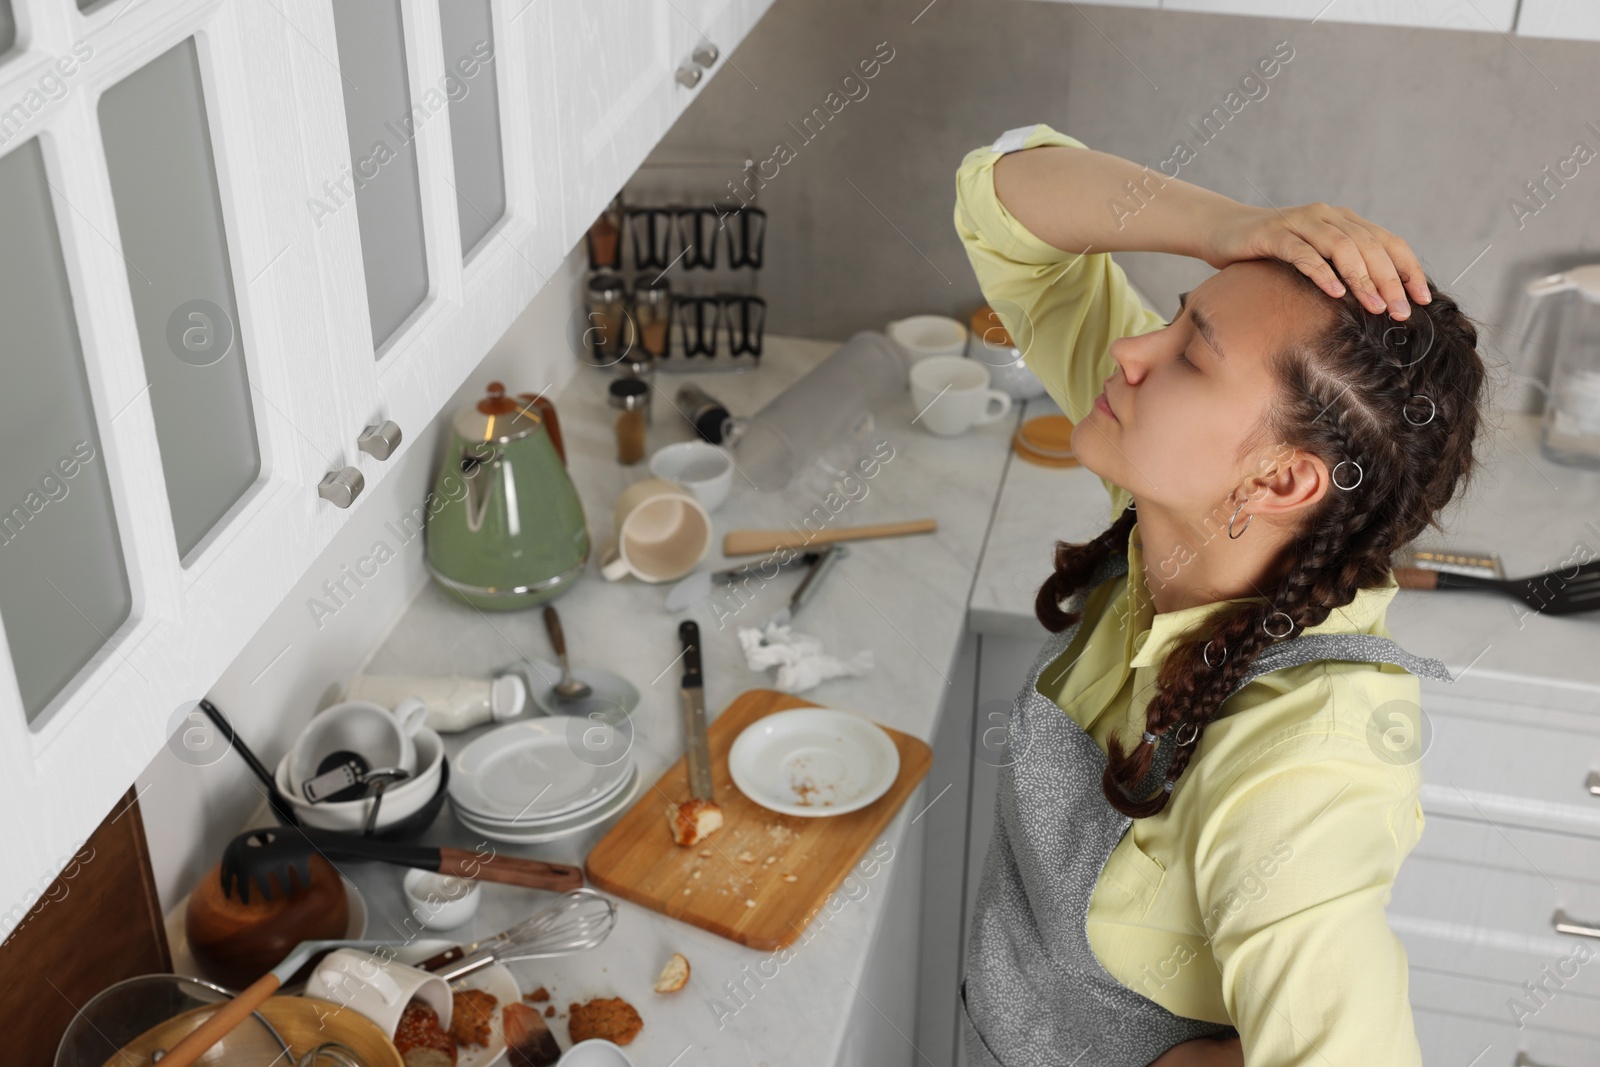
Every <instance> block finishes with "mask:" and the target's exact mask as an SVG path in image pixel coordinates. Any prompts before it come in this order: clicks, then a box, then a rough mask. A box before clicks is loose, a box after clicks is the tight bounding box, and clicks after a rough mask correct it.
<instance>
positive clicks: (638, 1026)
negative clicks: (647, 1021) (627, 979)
mask: <svg viewBox="0 0 1600 1067" xmlns="http://www.w3.org/2000/svg"><path fill="white" fill-rule="evenodd" d="M567 1013H568V1018H567V1033H568V1034H569V1035H571V1037H572V1043H573V1044H577V1043H578V1042H579V1041H587V1040H589V1039H590V1038H591V1037H600V1038H604V1039H605V1040H607V1041H610V1042H613V1043H615V1044H618V1045H626V1044H628V1043H629V1042H630V1041H632V1040H633V1039H634V1038H635V1037H637V1036H638V1034H639V1031H640V1030H642V1029H643V1028H644V1020H643V1019H641V1018H639V1013H638V1012H637V1011H634V1010H633V1005H632V1004H629V1003H628V1002H627V1001H626V1000H623V999H622V998H621V997H611V998H609V999H607V998H604V997H596V998H594V999H593V1000H591V1001H588V1002H586V1003H583V1004H573V1005H571V1006H570V1007H568V1009H567Z"/></svg>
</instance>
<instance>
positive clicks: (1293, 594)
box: [1035, 260, 1485, 818]
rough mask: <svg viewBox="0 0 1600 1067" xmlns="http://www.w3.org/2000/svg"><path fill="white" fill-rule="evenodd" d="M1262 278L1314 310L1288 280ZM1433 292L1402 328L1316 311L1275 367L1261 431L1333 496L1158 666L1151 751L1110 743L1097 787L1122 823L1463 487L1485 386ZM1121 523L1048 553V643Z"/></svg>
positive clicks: (1465, 322)
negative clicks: (1320, 464) (1298, 452)
mask: <svg viewBox="0 0 1600 1067" xmlns="http://www.w3.org/2000/svg"><path fill="white" fill-rule="evenodd" d="M1270 262H1272V263H1274V264H1275V265H1276V266H1278V267H1280V268H1282V269H1283V271H1284V273H1285V274H1286V275H1289V276H1292V277H1293V278H1295V279H1297V280H1298V281H1300V282H1303V283H1304V284H1306V285H1307V286H1309V287H1311V288H1312V289H1314V290H1315V292H1317V293H1318V294H1319V295H1321V293H1322V291H1321V290H1320V289H1318V288H1316V287H1315V284H1314V283H1312V282H1310V280H1309V279H1307V278H1306V277H1305V276H1304V275H1303V274H1301V273H1300V272H1299V271H1298V270H1297V269H1295V268H1294V267H1293V266H1291V265H1289V264H1286V263H1282V262H1281V261H1277V260H1273V261H1270ZM1432 292H1433V300H1432V302H1431V303H1429V304H1426V305H1413V309H1412V316H1411V318H1410V319H1408V320H1405V321H1404V322H1396V321H1395V320H1393V319H1390V318H1388V316H1386V315H1384V316H1381V317H1380V316H1377V315H1373V314H1372V313H1371V312H1368V311H1367V310H1366V309H1365V308H1364V307H1362V306H1361V304H1360V303H1359V301H1358V300H1357V299H1356V297H1355V296H1354V294H1351V293H1348V292H1347V293H1346V295H1345V296H1344V297H1342V298H1340V299H1339V300H1333V299H1331V298H1325V299H1327V302H1328V305H1329V306H1330V308H1331V309H1332V312H1333V314H1332V319H1333V321H1332V323H1331V325H1330V326H1329V327H1328V328H1327V329H1325V330H1324V331H1322V332H1320V333H1319V335H1318V336H1316V337H1315V338H1313V339H1311V340H1310V341H1307V342H1304V343H1302V344H1300V345H1298V346H1292V347H1291V348H1290V349H1289V350H1287V351H1285V352H1283V353H1281V354H1280V358H1279V360H1278V367H1277V369H1278V377H1279V380H1280V384H1281V393H1282V395H1281V396H1280V398H1279V402H1278V403H1277V404H1275V405H1274V410H1273V414H1272V417H1271V420H1270V422H1271V425H1270V427H1269V429H1270V431H1271V432H1272V433H1273V434H1275V435H1276V437H1277V439H1278V440H1279V441H1284V442H1289V443H1292V444H1293V445H1294V446H1295V447H1297V448H1300V449H1303V450H1306V451H1309V452H1312V453H1315V454H1316V455H1318V456H1320V457H1321V458H1322V459H1323V461H1324V463H1326V464H1327V466H1328V468H1329V470H1330V471H1331V472H1332V474H1333V480H1334V485H1333V487H1331V488H1330V489H1329V491H1328V493H1327V495H1326V497H1325V498H1324V500H1323V501H1322V502H1321V503H1320V504H1319V505H1318V508H1317V511H1316V513H1315V514H1314V515H1313V516H1312V518H1311V520H1310V521H1309V522H1308V524H1307V525H1306V527H1305V528H1304V529H1303V530H1301V531H1300V533H1299V534H1298V535H1297V536H1296V537H1295V539H1294V540H1293V542H1292V543H1291V545H1290V546H1289V547H1288V548H1287V549H1286V551H1285V553H1284V558H1283V562H1284V564H1285V567H1284V569H1283V573H1282V575H1281V577H1279V578H1278V580H1277V583H1276V585H1275V586H1274V588H1273V589H1271V591H1270V592H1264V595H1263V597H1262V598H1261V599H1259V600H1255V601H1251V602H1250V603H1248V604H1245V605H1243V606H1241V607H1239V608H1236V609H1232V610H1229V611H1227V612H1225V613H1222V614H1220V615H1218V616H1215V617H1213V618H1211V619H1210V620H1208V621H1207V622H1205V623H1202V624H1201V625H1200V626H1198V627H1196V629H1195V631H1194V632H1193V633H1192V634H1190V635H1188V637H1187V639H1186V640H1184V641H1182V642H1180V643H1179V644H1178V645H1177V646H1175V647H1174V648H1173V649H1172V651H1171V652H1170V653H1169V654H1168V655H1167V657H1166V661H1165V662H1164V663H1163V664H1162V667H1161V670H1160V672H1159V674H1158V676H1157V682H1156V692H1155V694H1154V696H1152V698H1151V699H1150V702H1149V704H1148V705H1147V707H1146V711H1145V731H1146V736H1147V737H1154V738H1155V741H1154V742H1153V743H1139V744H1136V745H1134V747H1133V748H1132V750H1126V749H1124V748H1123V746H1122V744H1121V741H1120V739H1119V738H1118V737H1117V736H1116V735H1115V734H1113V735H1112V737H1111V738H1110V740H1109V743H1108V745H1107V750H1108V751H1107V762H1106V769H1105V773H1104V776H1103V781H1102V787H1103V789H1104V791H1105V794H1106V798H1107V800H1108V801H1109V802H1110V803H1111V804H1112V806H1113V807H1115V808H1117V809H1118V810H1119V811H1121V812H1123V813H1124V814H1127V815H1129V816H1131V817H1134V818H1144V817H1147V816H1150V815H1154V814H1156V813H1157V812H1159V811H1161V810H1162V809H1163V808H1164V807H1165V806H1166V803H1167V799H1168V797H1169V795H1170V794H1171V792H1172V789H1173V787H1174V785H1175V784H1176V782H1177V780H1178V779H1179V778H1180V777H1181V776H1182V774H1183V771H1184V768H1185V767H1187V766H1188V763H1189V760H1190V759H1191V758H1192V757H1193V755H1194V753H1195V752H1196V751H1197V750H1198V749H1199V745H1200V740H1201V738H1202V736H1203V735H1204V732H1205V728H1206V725H1207V724H1208V723H1210V722H1211V721H1212V720H1213V719H1215V718H1216V717H1217V715H1218V713H1219V712H1220V710H1221V708H1222V705H1223V704H1224V703H1225V702H1226V700H1227V699H1228V697H1229V696H1230V695H1231V694H1232V693H1233V691H1234V690H1235V689H1236V688H1238V686H1239V683H1240V682H1241V681H1242V680H1243V679H1244V677H1245V676H1246V675H1247V674H1248V672H1249V670H1250V667H1251V665H1252V664H1253V663H1254V662H1255V660H1256V659H1257V657H1259V656H1260V655H1261V654H1262V653H1263V652H1265V651H1266V650H1267V649H1268V648H1270V647H1271V646H1272V645H1273V644H1275V643H1277V642H1278V641H1282V640H1291V639H1293V638H1295V637H1298V636H1299V635H1300V634H1301V633H1302V632H1304V631H1305V630H1306V629H1308V628H1310V627H1313V626H1317V625H1319V624H1321V623H1322V622H1323V621H1325V620H1326V619H1327V618H1328V616H1329V615H1330V614H1332V612H1334V611H1335V610H1337V609H1338V608H1340V607H1342V606H1344V605H1345V604H1348V603H1350V602H1351V601H1352V600H1353V599H1355V596H1356V594H1357V593H1358V592H1359V591H1360V590H1361V589H1363V588H1368V587H1372V586H1377V585H1381V584H1382V583H1383V582H1384V581H1385V580H1386V577H1387V575H1388V572H1389V559H1390V557H1391V555H1392V554H1393V553H1394V552H1395V551H1396V550H1397V549H1399V548H1401V547H1403V546H1404V545H1405V544H1406V543H1408V542H1410V541H1411V540H1412V539H1413V538H1414V537H1416V536H1417V534H1419V533H1421V532H1422V530H1423V529H1424V528H1425V527H1426V526H1427V525H1429V524H1430V523H1434V524H1437V516H1438V513H1439V512H1440V510H1441V509H1442V508H1443V507H1444V506H1445V505H1446V504H1447V503H1448V502H1449V501H1450V499H1451V498H1452V497H1453V496H1454V495H1455V493H1456V491H1457V489H1458V488H1459V486H1460V485H1461V484H1462V483H1463V482H1464V480H1465V479H1466V477H1467V476H1468V474H1469V473H1470V471H1471V469H1472V466H1473V446H1474V442H1475V440H1476V436H1477V429H1478V422H1479V415H1478V398H1479V395H1480V393H1481V390H1482V387H1483V381H1484V377H1485V375H1484V368H1483V363H1482V360H1481V359H1480V357H1479V356H1478V353H1477V351H1476V347H1475V346H1476V343H1477V330H1476V328H1475V326H1474V324H1473V323H1472V321H1471V320H1470V319H1469V318H1468V317H1467V316H1466V315H1464V314H1463V313H1462V312H1461V311H1460V309H1459V307H1458V306H1457V305H1456V303H1455V301H1454V300H1452V299H1451V298H1450V297H1448V296H1445V295H1444V294H1442V293H1440V292H1439V291H1438V290H1436V289H1434V290H1432ZM1419 398H1420V399H1419ZM1132 520H1133V513H1132V511H1131V509H1130V510H1129V511H1127V512H1124V513H1123V515H1122V516H1121V517H1120V518H1119V519H1118V520H1117V522H1116V523H1115V524H1113V526H1112V527H1111V528H1110V529H1109V530H1107V531H1106V532H1105V533H1104V534H1101V535H1100V537H1098V538H1096V539H1095V540H1094V541H1092V542H1090V543H1089V544H1088V545H1083V546H1064V545H1061V544H1058V545H1057V550H1056V564H1057V570H1056V573H1055V574H1054V575H1052V576H1051V578H1050V579H1049V580H1047V581H1046V583H1045V585H1044V587H1042V588H1041V589H1040V593H1039V598H1038V601H1037V603H1036V605H1035V610H1036V613H1037V614H1038V615H1039V617H1040V620H1041V621H1042V622H1044V623H1045V625H1046V626H1047V627H1050V628H1051V629H1053V630H1060V629H1064V628H1065V626H1067V625H1071V623H1072V622H1074V621H1076V616H1075V615H1073V614H1071V613H1067V612H1063V611H1061V610H1060V609H1059V607H1058V606H1057V600H1058V599H1059V598H1061V597H1064V596H1066V595H1068V594H1070V593H1072V592H1074V591H1075V590H1077V589H1080V588H1082V587H1083V586H1084V585H1085V584H1087V582H1088V581H1089V580H1090V575H1091V574H1092V572H1093V570H1094V568H1095V567H1096V566H1098V565H1099V563H1100V561H1101V560H1103V559H1104V558H1106V555H1107V554H1109V552H1110V551H1113V550H1118V549H1120V550H1126V546H1127V541H1128V534H1129V530H1130V529H1131V527H1132ZM1047 608H1048V609H1049V610H1050V612H1051V613H1052V614H1051V615H1050V617H1048V618H1047V617H1046V616H1047V612H1046V609H1047ZM1063 620H1064V621H1063ZM1052 623H1060V625H1052ZM1158 745H1174V746H1175V747H1174V748H1173V750H1172V758H1171V760H1170V763H1169V764H1168V768H1167V773H1166V778H1165V781H1163V782H1161V783H1159V784H1158V785H1157V787H1156V788H1155V789H1154V791H1153V792H1150V793H1148V795H1146V791H1147V790H1148V788H1149V786H1148V783H1147V782H1146V779H1147V777H1148V776H1149V773H1150V768H1151V766H1152V764H1153V762H1154V757H1155V751H1156V748H1157V746H1158Z"/></svg>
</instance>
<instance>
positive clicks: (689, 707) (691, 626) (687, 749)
mask: <svg viewBox="0 0 1600 1067" xmlns="http://www.w3.org/2000/svg"><path fill="white" fill-rule="evenodd" d="M678 638H679V639H680V640H681V641H682V642H683V752H684V759H685V761H686V763H687V765H688V768H689V794H690V795H691V796H694V797H698V798H700V799H702V800H715V799H716V798H715V797H713V796H712V793H711V746H710V744H708V743H707V741H706V691H705V680H704V679H703V678H702V676H701V673H700V627H699V625H698V624H697V623H696V622H695V621H694V620H693V619H685V620H684V621H683V623H682V624H681V625H679V627H678Z"/></svg>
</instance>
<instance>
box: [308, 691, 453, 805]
mask: <svg viewBox="0 0 1600 1067" xmlns="http://www.w3.org/2000/svg"><path fill="white" fill-rule="evenodd" d="M426 716H427V706H426V705H425V704H423V703H422V701H420V700H415V699H408V700H403V701H401V702H400V703H399V704H397V705H395V707H394V709H393V710H392V711H391V710H390V709H389V708H386V707H384V706H383V705H382V704H375V703H373V702H372V701H370V700H346V701H343V702H341V703H338V704H334V705H333V706H332V707H327V708H323V709H322V710H321V711H319V712H317V714H315V715H313V716H312V717H311V722H310V723H308V724H307V725H306V728H305V729H304V730H301V731H300V736H299V737H297V738H295V742H294V744H293V745H291V746H290V748H289V783H290V784H291V785H292V786H294V790H295V792H296V793H298V792H299V791H300V787H301V786H302V785H304V784H305V783H306V781H307V780H308V779H310V778H312V777H313V776H315V775H316V773H317V766H318V764H320V763H321V762H322V760H323V759H324V758H326V757H328V756H330V755H332V754H333V753H335V752H340V751H345V752H359V753H360V754H361V755H362V756H363V757H365V758H366V761H367V766H369V767H400V768H402V769H404V770H405V771H407V772H408V773H410V774H416V773H417V769H418V767H419V764H418V763H417V749H416V742H415V740H414V735H415V734H416V732H417V730H419V729H420V728H421V727H422V725H423V720H424V719H425V718H426Z"/></svg>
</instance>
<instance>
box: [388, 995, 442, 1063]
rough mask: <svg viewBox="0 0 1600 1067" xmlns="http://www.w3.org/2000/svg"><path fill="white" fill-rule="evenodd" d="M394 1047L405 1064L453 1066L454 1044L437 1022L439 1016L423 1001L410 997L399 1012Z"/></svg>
mask: <svg viewBox="0 0 1600 1067" xmlns="http://www.w3.org/2000/svg"><path fill="white" fill-rule="evenodd" d="M394 1047H395V1048H396V1049H397V1050H399V1052H400V1058H401V1059H402V1060H403V1061H405V1065H406V1067H456V1043H455V1041H453V1040H451V1037H450V1035H449V1034H447V1033H445V1031H444V1027H442V1026H440V1025H439V1015H438V1013H437V1012H435V1011H434V1010H433V1007H432V1006H431V1005H429V1004H428V1003H426V1002H425V1001H421V1000H415V999H413V1000H412V1001H411V1002H410V1003H409V1004H407V1005H406V1007H405V1010H404V1011H403V1012H401V1013H400V1022H399V1023H398V1024H397V1025H396V1026H395V1029H394Z"/></svg>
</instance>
